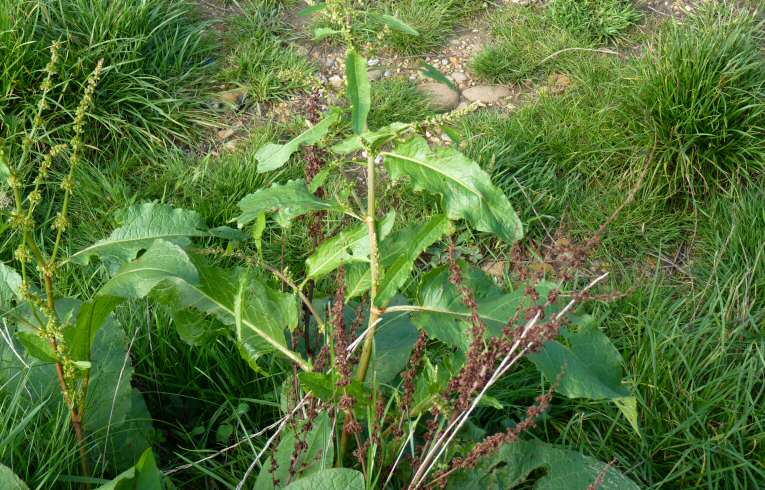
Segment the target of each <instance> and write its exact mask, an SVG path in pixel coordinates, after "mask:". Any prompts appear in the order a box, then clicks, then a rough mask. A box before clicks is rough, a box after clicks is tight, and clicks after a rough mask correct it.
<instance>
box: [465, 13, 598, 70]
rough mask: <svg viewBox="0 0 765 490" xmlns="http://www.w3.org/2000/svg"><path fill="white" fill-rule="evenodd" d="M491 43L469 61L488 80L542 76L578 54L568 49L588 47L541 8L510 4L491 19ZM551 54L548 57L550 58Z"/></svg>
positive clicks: (585, 42)
mask: <svg viewBox="0 0 765 490" xmlns="http://www.w3.org/2000/svg"><path fill="white" fill-rule="evenodd" d="M491 32H492V35H493V37H494V40H495V42H494V43H493V44H492V45H491V46H489V47H487V48H485V49H484V50H483V51H482V52H480V53H479V54H478V55H477V56H476V57H475V58H474V59H473V60H472V63H471V65H472V70H473V71H474V72H475V73H476V74H477V75H478V76H480V77H482V78H484V79H487V80H490V81H492V82H499V83H507V82H514V83H517V82H522V81H525V80H528V79H536V80H539V79H544V78H545V77H546V76H547V75H549V74H550V73H552V72H553V71H555V70H559V69H561V67H563V66H565V64H566V63H568V62H570V61H571V60H576V59H577V58H578V57H579V55H580V53H579V52H577V51H569V52H565V53H560V54H559V55H557V56H553V55H555V54H556V53H558V52H559V51H562V50H564V49H568V48H590V47H591V46H592V42H591V41H590V40H589V39H588V38H587V37H585V36H583V35H581V34H578V33H575V32H571V31H569V30H568V29H565V28H564V27H561V26H560V25H558V24H557V23H556V22H554V21H552V19H551V18H550V17H549V16H548V15H546V13H545V10H544V9H543V8H541V7H519V6H510V7H508V8H507V9H505V10H504V11H503V12H502V13H501V14H500V15H498V16H497V17H496V18H495V19H494V20H493V21H492V26H491ZM551 56H552V58H550V57H551Z"/></svg>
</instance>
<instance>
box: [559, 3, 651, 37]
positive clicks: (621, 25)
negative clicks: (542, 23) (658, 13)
mask: <svg viewBox="0 0 765 490" xmlns="http://www.w3.org/2000/svg"><path fill="white" fill-rule="evenodd" d="M547 8H548V15H550V17H551V18H552V19H553V20H554V21H555V23H556V24H558V25H559V26H561V27H564V28H566V29H568V30H570V31H572V32H576V33H579V34H582V35H584V36H587V37H588V38H590V39H592V40H593V41H594V42H596V43H604V42H607V41H611V40H615V39H619V38H621V37H622V36H623V35H624V32H625V31H626V30H627V29H629V28H630V27H631V26H632V25H634V24H635V23H637V22H638V21H639V20H640V18H641V14H640V11H639V10H638V9H637V8H636V7H635V5H634V4H633V3H632V1H630V0H553V1H552V2H551V3H550V4H549V6H548V7H547Z"/></svg>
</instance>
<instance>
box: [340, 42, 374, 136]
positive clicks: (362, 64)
mask: <svg viewBox="0 0 765 490" xmlns="http://www.w3.org/2000/svg"><path fill="white" fill-rule="evenodd" d="M345 77H346V80H347V82H348V98H349V99H351V123H352V126H353V132H354V133H356V134H361V133H363V132H364V131H366V130H367V116H368V115H369V108H370V106H371V104H372V102H371V97H372V96H371V88H370V86H369V75H368V73H367V60H365V59H364V57H363V56H361V55H360V54H359V53H357V52H356V51H355V50H353V49H351V50H349V51H348V57H347V58H346V61H345Z"/></svg>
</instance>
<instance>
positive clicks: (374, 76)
mask: <svg viewBox="0 0 765 490" xmlns="http://www.w3.org/2000/svg"><path fill="white" fill-rule="evenodd" d="M367 77H369V80H370V81H372V82H375V81H377V80H379V79H381V78H382V77H383V71H382V70H379V69H376V70H369V73H367Z"/></svg>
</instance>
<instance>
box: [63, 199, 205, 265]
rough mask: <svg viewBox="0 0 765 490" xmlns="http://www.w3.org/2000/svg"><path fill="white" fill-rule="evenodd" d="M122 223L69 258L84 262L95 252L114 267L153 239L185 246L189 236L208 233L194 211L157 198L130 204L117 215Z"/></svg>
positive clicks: (128, 259) (133, 256) (73, 260)
mask: <svg viewBox="0 0 765 490" xmlns="http://www.w3.org/2000/svg"><path fill="white" fill-rule="evenodd" d="M118 220H119V222H120V224H121V226H120V227H119V228H116V229H115V230H114V231H112V233H111V235H109V238H106V239H104V240H100V241H98V242H96V243H95V244H93V245H91V246H89V247H87V248H85V249H83V250H80V251H79V252H77V253H76V254H74V255H72V257H71V258H70V260H71V261H72V262H75V263H78V264H87V263H88V261H89V260H90V258H91V257H93V256H98V257H100V258H101V260H102V261H103V262H105V263H106V264H107V265H108V266H109V267H110V269H112V270H114V269H116V268H117V267H118V266H119V265H121V264H123V263H124V262H128V261H130V260H133V259H134V258H135V256H136V255H137V254H138V252H139V251H141V250H145V249H147V248H148V247H149V246H150V245H151V244H152V243H153V242H154V240H157V239H163V240H166V241H170V242H173V243H176V244H178V245H181V246H187V245H188V244H189V243H190V240H189V237H194V236H207V235H209V232H208V231H207V229H206V228H205V227H204V225H203V223H202V219H201V218H200V217H199V215H198V214H197V213H196V212H194V211H188V210H185V209H173V208H172V207H170V206H168V205H167V204H161V203H156V202H150V203H144V204H140V205H137V206H133V207H131V208H128V209H127V210H125V211H124V213H123V214H122V216H121V217H119V218H118Z"/></svg>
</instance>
